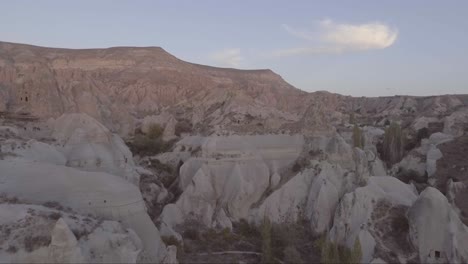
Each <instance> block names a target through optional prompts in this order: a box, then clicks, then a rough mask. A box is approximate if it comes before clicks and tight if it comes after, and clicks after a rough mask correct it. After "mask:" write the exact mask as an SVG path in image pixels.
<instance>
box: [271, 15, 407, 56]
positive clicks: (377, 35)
mask: <svg viewBox="0 0 468 264" xmlns="http://www.w3.org/2000/svg"><path fill="white" fill-rule="evenodd" d="M282 28H283V29H285V30H286V32H288V33H289V34H290V35H292V36H294V37H297V38H300V39H303V40H306V41H308V42H309V43H308V45H306V46H305V47H299V48H290V49H284V50H278V51H275V52H274V53H273V56H280V57H281V56H293V55H312V54H330V53H344V52H355V51H364V50H375V49H385V48H388V47H390V46H391V45H393V43H395V41H396V39H397V37H398V31H397V30H396V29H394V28H391V27H389V26H387V25H385V24H383V23H379V22H373V23H366V24H354V25H353V24H339V23H335V22H333V21H332V20H329V19H326V20H322V21H320V22H319V23H318V24H317V25H316V30H315V31H309V30H303V29H294V28H292V27H290V26H288V25H285V24H283V25H282Z"/></svg>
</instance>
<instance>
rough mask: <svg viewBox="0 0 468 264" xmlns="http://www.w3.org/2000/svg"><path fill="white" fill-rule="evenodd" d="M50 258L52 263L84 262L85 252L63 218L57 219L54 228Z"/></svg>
mask: <svg viewBox="0 0 468 264" xmlns="http://www.w3.org/2000/svg"><path fill="white" fill-rule="evenodd" d="M49 260H50V262H52V263H81V262H84V257H83V254H82V253H81V249H80V248H79V247H78V241H77V240H76V237H75V235H73V233H72V231H71V230H70V228H69V227H68V225H67V223H65V220H63V218H60V219H59V220H58V221H57V223H56V224H55V227H54V229H53V230H52V234H51V242H50V245H49Z"/></svg>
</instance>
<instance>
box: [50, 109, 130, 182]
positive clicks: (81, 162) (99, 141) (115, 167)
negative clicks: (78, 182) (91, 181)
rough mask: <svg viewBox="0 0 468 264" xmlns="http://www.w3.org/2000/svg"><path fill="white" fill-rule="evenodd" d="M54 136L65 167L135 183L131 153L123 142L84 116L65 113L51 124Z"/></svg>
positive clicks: (93, 120) (92, 119) (96, 122)
mask: <svg viewBox="0 0 468 264" xmlns="http://www.w3.org/2000/svg"><path fill="white" fill-rule="evenodd" d="M53 137H54V138H55V139H56V140H57V143H58V144H59V145H60V147H59V150H60V151H61V152H62V153H63V154H64V155H65V157H66V159H67V166H71V167H75V168H79V169H82V170H89V171H103V172H108V173H111V174H113V175H118V176H121V177H123V178H124V179H126V180H127V181H129V182H131V183H133V184H138V181H139V175H138V173H137V172H136V170H135V164H134V162H133V157H132V153H131V152H130V150H129V149H128V147H127V146H126V145H125V142H124V141H123V140H122V139H121V138H120V137H119V136H118V135H117V134H113V133H111V132H110V131H109V129H107V128H106V127H105V126H103V125H102V124H100V123H99V122H98V121H97V120H95V119H94V118H92V117H90V116H88V115H86V114H64V115H62V116H61V117H59V118H58V119H57V120H55V122H54V130H53Z"/></svg>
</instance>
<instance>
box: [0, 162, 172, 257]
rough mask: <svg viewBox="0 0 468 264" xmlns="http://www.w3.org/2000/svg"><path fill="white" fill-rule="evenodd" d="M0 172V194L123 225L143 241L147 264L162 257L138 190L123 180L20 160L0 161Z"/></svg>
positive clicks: (162, 253) (161, 245) (162, 252)
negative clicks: (53, 204) (58, 204)
mask: <svg viewBox="0 0 468 264" xmlns="http://www.w3.org/2000/svg"><path fill="white" fill-rule="evenodd" d="M0 171H1V172H2V173H0V182H1V183H2V184H0V192H1V193H5V194H7V195H10V196H14V197H18V198H19V199H21V200H25V201H28V202H31V203H39V204H42V203H45V202H48V201H59V202H60V204H62V205H63V206H68V207H71V208H73V209H75V210H77V211H78V212H80V213H83V214H88V213H91V214H93V215H97V216H99V217H103V218H104V219H111V220H119V221H122V223H123V224H124V225H125V226H127V227H129V228H131V229H133V230H134V231H135V232H136V233H137V234H138V236H139V237H140V239H141V240H142V242H143V246H144V249H145V254H147V255H148V259H147V260H148V261H160V260H161V259H162V257H164V256H165V254H166V253H165V252H166V249H165V245H164V243H163V242H162V240H161V238H160V235H159V232H158V230H157V228H156V227H155V226H154V223H153V222H152V221H151V219H150V218H149V216H148V214H147V213H146V207H145V203H144V201H143V198H142V196H141V193H140V190H139V189H138V188H137V187H136V186H134V185H133V184H130V183H129V182H127V181H126V180H124V179H123V178H121V177H118V176H114V175H110V174H107V173H103V172H88V171H78V170H76V169H73V168H69V167H63V166H56V165H52V164H47V163H40V162H30V161H21V160H14V161H0ZM37 179H40V180H37ZM26 182H34V184H24V183H26Z"/></svg>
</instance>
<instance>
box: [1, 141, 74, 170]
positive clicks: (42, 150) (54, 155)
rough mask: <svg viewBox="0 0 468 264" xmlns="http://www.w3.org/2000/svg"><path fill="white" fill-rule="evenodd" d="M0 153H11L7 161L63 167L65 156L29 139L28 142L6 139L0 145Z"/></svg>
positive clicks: (50, 146) (53, 148)
mask: <svg viewBox="0 0 468 264" xmlns="http://www.w3.org/2000/svg"><path fill="white" fill-rule="evenodd" d="M0 151H1V152H5V153H6V152H8V153H12V154H13V155H11V156H9V157H7V158H8V159H16V158H21V159H26V160H31V161H39V162H46V163H52V164H56V165H65V164H66V161H67V160H66V158H65V156H64V155H63V154H62V153H61V152H59V151H58V150H57V148H55V147H54V146H52V145H49V144H46V143H43V142H39V141H36V140H34V139H31V140H29V141H24V140H19V139H8V140H6V141H4V142H2V144H1V145H0Z"/></svg>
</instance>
